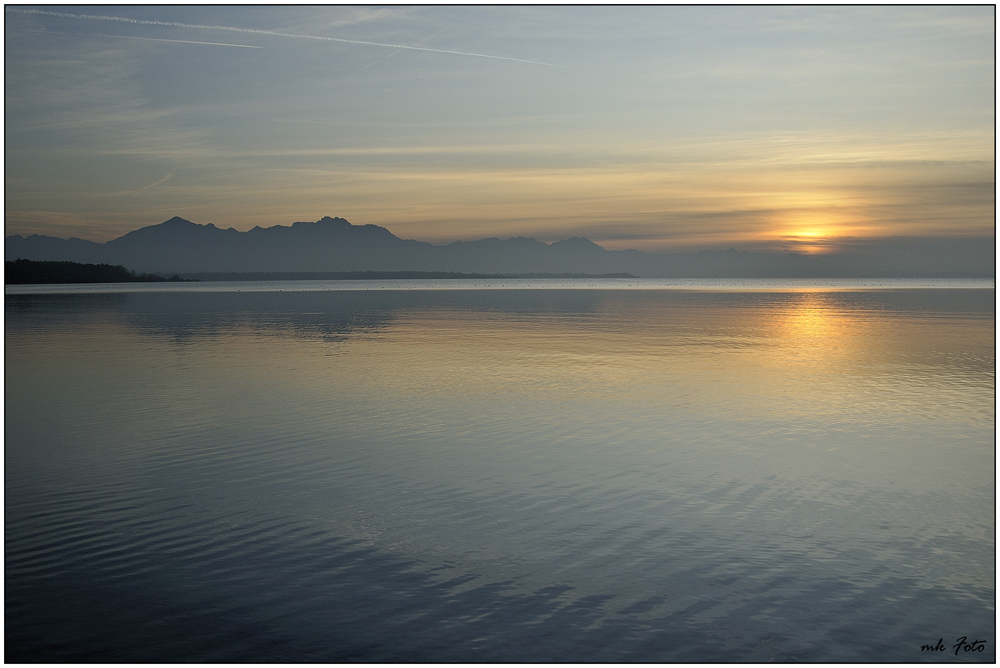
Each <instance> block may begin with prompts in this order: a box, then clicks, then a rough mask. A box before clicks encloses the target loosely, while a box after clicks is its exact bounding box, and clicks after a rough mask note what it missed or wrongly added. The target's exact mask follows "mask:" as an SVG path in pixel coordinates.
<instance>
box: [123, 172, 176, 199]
mask: <svg viewBox="0 0 1000 668" xmlns="http://www.w3.org/2000/svg"><path fill="white" fill-rule="evenodd" d="M172 178H174V173H173V172H170V173H169V174H167V175H166V176H164V177H163V178H162V179H160V180H159V181H153V182H152V183H150V184H149V185H148V186H145V187H143V188H140V189H139V190H137V191H135V192H134V193H132V194H133V195H138V194H139V193H142V192H145V191H146V190H149V189H150V188H153V187H155V186H158V185H160V184H161V183H166V182H167V181H169V180H170V179H172Z"/></svg>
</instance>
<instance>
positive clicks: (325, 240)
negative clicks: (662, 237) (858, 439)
mask: <svg viewBox="0 0 1000 668" xmlns="http://www.w3.org/2000/svg"><path fill="white" fill-rule="evenodd" d="M907 244H908V245H907ZM4 245H5V248H4V255H5V259H6V260H16V259H19V258H23V259H27V260H59V261H72V262H82V263H95V264H100V263H104V264H111V265H123V266H126V267H128V268H130V269H132V270H135V271H139V272H146V273H156V274H163V275H170V274H177V273H179V274H181V275H182V276H184V275H189V276H190V275H196V274H199V273H216V274H218V273H248V272H359V271H375V272H378V271H383V272H385V271H418V272H461V273H479V274H527V273H552V274H560V273H588V274H610V273H629V274H632V275H635V276H642V277H664V278H673V277H690V278H771V277H773V278H780V277H797V278H808V277H880V276H907V277H929V276H958V277H989V276H993V275H994V263H993V250H992V240H990V245H989V248H988V249H984V246H983V244H982V243H981V240H972V242H969V241H964V242H963V240H961V239H958V240H955V239H950V240H940V239H939V240H936V241H935V240H929V241H925V242H920V241H912V240H911V241H908V242H905V241H904V242H899V243H896V244H895V245H893V244H885V243H883V245H882V246H872V247H870V248H861V249H860V250H859V251H858V252H855V253H854V254H853V255H852V254H841V255H801V254H796V253H780V254H779V253H750V252H739V251H736V250H734V249H729V250H725V251H698V252H685V253H675V254H669V255H661V254H652V253H643V252H640V251H638V250H624V251H616V250H607V249H605V248H603V247H601V246H599V245H597V244H595V243H594V242H592V241H590V240H589V239H586V238H581V237H572V238H569V239H563V240H560V241H555V242H553V243H550V244H547V243H544V242H542V241H538V240H537V239H531V238H526V237H512V238H509V239H498V238H490V239H481V240H478V241H466V242H462V241H456V242H454V243H450V244H446V245H440V246H439V245H434V244H430V243H427V242H424V241H415V240H412V239H400V238H399V237H397V236H395V235H394V234H392V233H391V232H390V231H389V230H387V229H385V228H384V227H379V226H378V225H352V224H351V223H349V222H348V221H346V220H344V219H343V218H331V217H329V216H327V217H324V218H322V219H320V220H318V221H316V222H297V223H293V224H292V225H290V226H281V225H275V226H273V227H267V228H263V227H254V228H253V229H251V230H248V231H246V232H240V231H238V230H236V229H233V228H229V229H221V228H219V227H216V226H215V225H213V224H211V223H209V224H207V225H200V224H197V223H193V222H191V221H189V220H185V219H183V218H180V217H176V216H175V217H174V218H171V219H170V220H167V221H165V222H163V223H160V224H158V225H150V226H148V227H143V228H140V229H137V230H134V231H132V232H129V233H127V234H125V235H123V236H121V237H118V238H117V239H113V240H111V241H108V242H106V243H96V242H92V241H86V240H84V239H79V238H76V237H73V238H70V239H60V238H57V237H49V236H42V235H34V234H33V235H30V236H28V237H22V236H20V235H12V236H8V237H7V238H6V239H5V244H4Z"/></svg>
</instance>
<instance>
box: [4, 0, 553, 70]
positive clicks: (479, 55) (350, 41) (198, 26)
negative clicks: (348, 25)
mask: <svg viewBox="0 0 1000 668" xmlns="http://www.w3.org/2000/svg"><path fill="white" fill-rule="evenodd" d="M7 11H8V12H11V13H15V14H38V15H42V16H56V17H60V18H67V19H81V20H88V21H117V22H119V23H130V24H134V25H149V26H166V27H172V28H191V29H195V30H225V31H229V32H237V33H244V34H248V35H267V36H269V37H286V38H292V39H311V40H318V41H322V42H340V43H343V44H358V45H361V46H380V47H388V48H391V49H406V50H409V51H429V52H432V53H448V54H452V55H456V56H472V57H474V58H491V59H493V60H509V61H512V62H516V63H528V64H531V65H545V66H546V67H567V66H566V65H557V64H555V63H543V62H540V61H537V60H526V59H524V58H511V57H509V56H495V55H491V54H486V53H472V52H470V51H452V50H449V49H432V48H430V47H427V46H409V45H406V44H387V43H384V42H369V41H366V40H359V39H344V38H341V37H323V36H319V35H301V34H294V33H287V32H278V31H276V30H260V29H257V28H239V27H234V26H212V25H201V24H195V23H180V22H177V21H155V20H150V19H132V18H128V17H125V16H102V15H95V14H69V13H66V12H50V11H45V10H41V9H15V8H12V7H7Z"/></svg>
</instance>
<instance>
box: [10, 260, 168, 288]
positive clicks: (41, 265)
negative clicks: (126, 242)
mask: <svg viewBox="0 0 1000 668" xmlns="http://www.w3.org/2000/svg"><path fill="white" fill-rule="evenodd" d="M183 280H185V279H183V278H181V277H179V276H177V275H174V276H171V277H170V278H164V277H163V276H157V275H156V274H137V273H135V272H134V271H132V270H131V269H126V268H125V267H123V266H121V265H120V264H119V265H110V264H80V263H79V262H36V261H34V260H23V259H18V260H14V261H13V262H10V261H7V262H5V263H4V282H5V283H6V284H7V285H17V284H25V283H153V282H162V281H183Z"/></svg>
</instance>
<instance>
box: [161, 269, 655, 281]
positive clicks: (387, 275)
mask: <svg viewBox="0 0 1000 668" xmlns="http://www.w3.org/2000/svg"><path fill="white" fill-rule="evenodd" d="M180 276H181V277H182V278H185V279H188V280H196V281H384V280H406V279H421V280H436V279H478V280H482V279H490V278H638V277H637V276H635V275H633V274H628V273H624V272H620V273H614V274H587V273H582V272H576V273H562V274H553V273H547V272H529V273H524V274H466V273H462V272H458V271H244V272H196V273H187V274H180Z"/></svg>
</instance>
